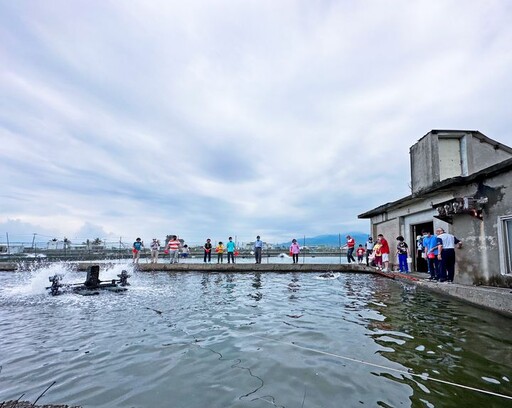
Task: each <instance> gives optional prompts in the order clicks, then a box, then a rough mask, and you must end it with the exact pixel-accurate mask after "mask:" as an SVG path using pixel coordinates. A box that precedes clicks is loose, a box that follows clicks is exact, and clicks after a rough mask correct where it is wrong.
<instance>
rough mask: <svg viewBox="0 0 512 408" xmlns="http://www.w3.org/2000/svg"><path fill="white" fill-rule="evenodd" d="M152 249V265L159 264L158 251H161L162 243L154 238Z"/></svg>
mask: <svg viewBox="0 0 512 408" xmlns="http://www.w3.org/2000/svg"><path fill="white" fill-rule="evenodd" d="M150 248H151V263H158V251H160V241H159V240H158V239H156V238H153V242H152V243H151V245H150Z"/></svg>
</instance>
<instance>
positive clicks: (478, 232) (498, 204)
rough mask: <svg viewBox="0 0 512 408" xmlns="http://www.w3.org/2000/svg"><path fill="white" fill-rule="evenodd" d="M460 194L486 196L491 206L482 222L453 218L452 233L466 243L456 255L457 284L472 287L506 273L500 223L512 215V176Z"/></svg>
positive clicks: (503, 176) (468, 217)
mask: <svg viewBox="0 0 512 408" xmlns="http://www.w3.org/2000/svg"><path fill="white" fill-rule="evenodd" d="M457 193H458V194H460V195H461V196H463V195H477V196H478V195H480V196H486V197H488V198H489V202H488V203H487V204H486V205H485V207H484V214H483V215H484V216H483V220H479V219H477V218H474V217H471V216H470V215H467V214H463V215H458V216H456V217H454V222H453V233H454V234H455V235H456V236H457V238H459V239H460V240H462V241H463V248H462V249H460V250H457V251H456V253H457V265H456V274H455V280H456V282H459V283H464V284H473V282H475V281H478V280H480V279H484V280H488V279H490V278H493V277H496V276H500V275H502V274H503V273H506V272H507V271H506V270H503V267H502V265H501V263H500V257H503V256H504V251H505V248H504V246H503V243H502V247H501V248H500V239H499V236H498V219H499V217H501V216H504V215H512V172H510V171H509V172H507V173H504V174H501V175H499V176H496V177H494V178H492V179H489V180H486V181H485V182H484V183H480V184H472V185H469V186H466V187H461V188H460V189H458V190H457Z"/></svg>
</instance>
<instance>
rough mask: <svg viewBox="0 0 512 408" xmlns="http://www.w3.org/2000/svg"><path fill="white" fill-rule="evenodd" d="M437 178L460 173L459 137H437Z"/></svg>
mask: <svg viewBox="0 0 512 408" xmlns="http://www.w3.org/2000/svg"><path fill="white" fill-rule="evenodd" d="M438 140H439V142H438V149H439V180H440V181H442V180H446V179H448V178H451V177H457V176H461V175H462V156H461V143H460V139H459V138H439V139H438Z"/></svg>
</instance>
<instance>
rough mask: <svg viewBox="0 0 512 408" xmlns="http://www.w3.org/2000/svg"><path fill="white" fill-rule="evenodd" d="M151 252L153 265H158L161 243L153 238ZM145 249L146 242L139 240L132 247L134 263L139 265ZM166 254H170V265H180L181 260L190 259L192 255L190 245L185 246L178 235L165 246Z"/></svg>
mask: <svg viewBox="0 0 512 408" xmlns="http://www.w3.org/2000/svg"><path fill="white" fill-rule="evenodd" d="M149 247H150V250H151V263H158V255H159V253H160V249H161V246H160V241H159V240H158V239H156V238H153V241H152V242H151V244H150V245H149ZM143 248H144V242H143V241H142V240H141V239H140V238H137V239H136V240H135V242H134V243H133V245H132V253H133V263H134V264H138V263H139V259H140V252H141V251H142V249H143ZM164 253H165V254H169V259H170V263H178V261H179V258H180V256H181V258H188V256H189V254H190V248H189V247H188V245H186V244H183V242H182V241H181V240H179V239H178V237H177V236H176V235H171V236H170V239H169V241H167V244H166V245H165V249H164Z"/></svg>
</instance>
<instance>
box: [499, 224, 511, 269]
mask: <svg viewBox="0 0 512 408" xmlns="http://www.w3.org/2000/svg"><path fill="white" fill-rule="evenodd" d="M498 240H499V246H500V264H501V268H500V269H501V273H503V274H505V273H512V216H511V215H508V216H503V217H498Z"/></svg>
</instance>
